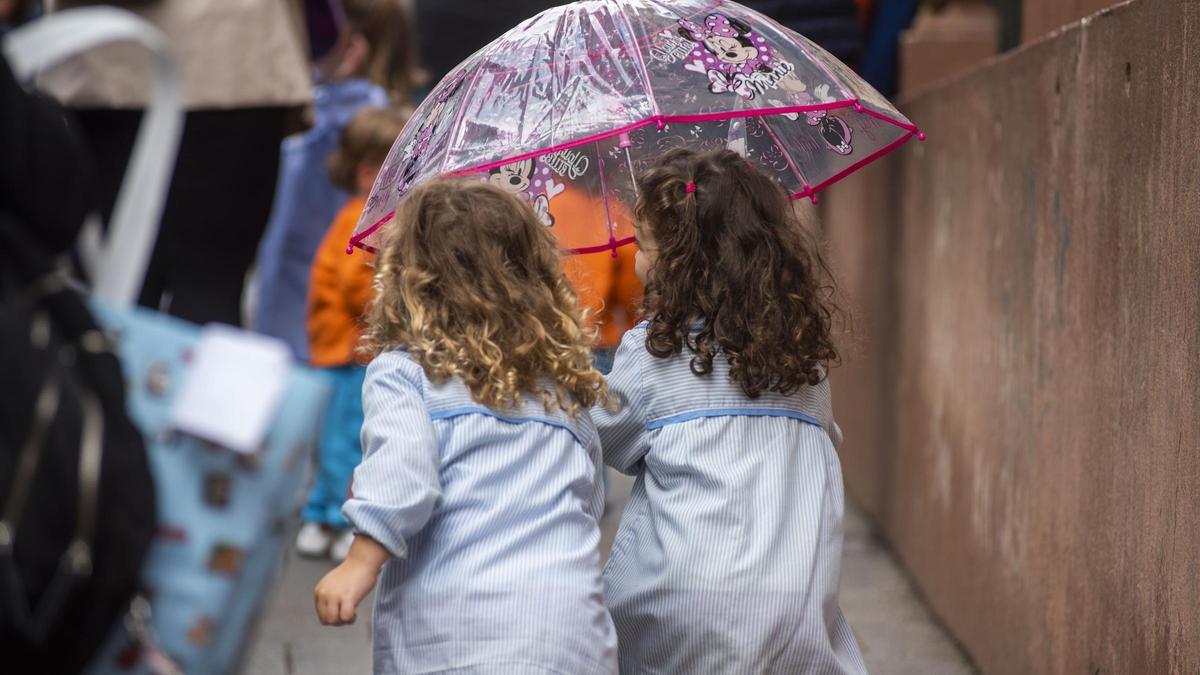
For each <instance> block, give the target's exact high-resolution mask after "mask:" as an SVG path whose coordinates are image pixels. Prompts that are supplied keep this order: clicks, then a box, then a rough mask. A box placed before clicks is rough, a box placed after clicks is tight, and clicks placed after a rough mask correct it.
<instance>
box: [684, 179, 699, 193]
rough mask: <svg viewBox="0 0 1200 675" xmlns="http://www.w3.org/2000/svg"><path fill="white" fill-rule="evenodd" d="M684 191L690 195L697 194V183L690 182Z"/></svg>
mask: <svg viewBox="0 0 1200 675" xmlns="http://www.w3.org/2000/svg"><path fill="white" fill-rule="evenodd" d="M683 191H684V192H687V193H688V194H691V193H693V192H695V191H696V184H695V183H690V182H689V183H688V184H687V185H685V186H683Z"/></svg>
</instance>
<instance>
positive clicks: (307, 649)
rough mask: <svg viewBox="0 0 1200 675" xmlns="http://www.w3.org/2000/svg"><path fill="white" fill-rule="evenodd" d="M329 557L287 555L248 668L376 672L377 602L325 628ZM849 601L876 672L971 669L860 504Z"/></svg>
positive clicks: (962, 672) (617, 506)
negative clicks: (350, 621)
mask: <svg viewBox="0 0 1200 675" xmlns="http://www.w3.org/2000/svg"><path fill="white" fill-rule="evenodd" d="M631 485H632V483H631V481H630V480H629V479H627V478H625V477H624V476H616V477H615V478H614V480H613V485H612V489H611V491H610V498H609V502H610V503H609V508H608V513H607V514H606V515H605V519H604V524H603V525H604V537H603V540H602V541H601V547H602V548H603V550H604V551H605V553H606V554H607V551H608V549H609V547H611V545H612V537H613V534H614V532H615V531H616V526H617V523H618V522H619V521H620V517H621V511H622V510H623V509H624V505H625V499H626V497H627V496H628V494H629V489H630V487H631ZM329 567H330V565H329V563H328V562H323V561H312V560H304V559H301V558H297V557H295V556H293V557H291V558H289V559H288V561H287V564H286V567H285V569H284V573H283V578H282V579H281V580H280V582H279V585H278V587H277V588H276V590H275V593H274V595H273V597H272V598H271V600H270V601H269V602H268V604H267V607H266V609H265V615H264V616H263V619H262V621H261V622H260V624H259V627H258V631H257V635H256V637H255V640H254V644H253V645H252V647H251V650H250V653H249V654H248V657H247V660H246V663H245V666H244V668H243V670H242V672H243V675H358V674H359V673H370V672H371V627H370V623H371V622H370V607H371V605H370V603H369V600H368V601H366V602H364V603H363V610H364V611H363V612H362V613H361V614H360V617H359V621H358V623H357V624H355V625H354V626H349V627H346V628H325V627H323V626H321V625H320V624H318V623H317V619H316V615H315V614H314V613H313V604H312V590H313V586H315V585H316V583H317V581H318V580H319V579H320V578H321V576H322V575H323V574H324V573H325V572H326V571H327V570H328V569H329ZM841 598H842V608H843V609H844V610H845V612H846V616H847V618H848V619H849V621H850V625H851V626H853V627H854V632H855V634H856V635H857V636H858V641H859V645H860V646H861V647H862V651H863V656H864V657H865V658H866V661H867V667H868V668H869V669H870V671H871V672H872V673H874V674H875V675H967V674H969V673H973V672H974V670H973V669H972V668H971V667H970V666H969V665H968V663H967V662H966V661H965V660H964V658H963V656H962V654H961V653H960V652H959V650H958V649H957V647H955V645H954V644H953V643H952V642H951V641H950V639H949V638H947V637H946V635H945V633H944V632H943V631H942V629H941V627H940V626H938V625H937V624H936V623H935V622H934V620H933V618H932V617H931V615H930V614H929V611H928V610H927V609H926V608H925V606H924V605H923V604H922V603H921V601H920V599H919V598H918V597H917V595H916V594H915V593H914V592H913V589H912V587H911V585H910V584H909V582H908V580H907V579H906V578H905V576H904V574H903V573H902V572H901V571H900V570H899V568H897V566H896V563H895V561H894V560H893V559H892V557H891V554H890V553H889V552H888V551H887V549H886V548H885V547H884V546H883V545H882V544H881V543H880V542H879V540H878V539H877V538H876V537H875V536H874V535H873V534H872V532H871V529H870V527H869V526H868V525H867V523H866V521H864V520H863V518H862V516H861V515H859V513H858V512H857V511H856V510H854V509H853V508H848V510H847V514H846V543H845V551H844V558H843V567H842V595H841Z"/></svg>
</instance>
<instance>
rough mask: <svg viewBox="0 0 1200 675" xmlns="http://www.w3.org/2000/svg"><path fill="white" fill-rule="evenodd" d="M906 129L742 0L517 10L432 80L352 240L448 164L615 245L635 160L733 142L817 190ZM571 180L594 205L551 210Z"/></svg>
mask: <svg viewBox="0 0 1200 675" xmlns="http://www.w3.org/2000/svg"><path fill="white" fill-rule="evenodd" d="M445 39H446V40H453V39H454V36H453V35H451V34H448V35H446V36H445ZM913 136H921V135H920V132H919V131H918V130H917V128H916V127H915V126H914V125H913V124H912V123H911V122H909V121H908V119H906V118H905V117H904V116H903V115H902V114H900V112H899V111H897V110H896V109H895V107H893V106H892V105H891V104H890V103H889V102H888V101H887V100H886V99H884V98H883V97H882V96H880V95H879V94H878V93H877V92H876V91H875V90H874V89H872V88H871V87H870V85H868V84H867V83H866V82H864V81H863V80H862V79H860V78H859V77H858V76H857V75H855V74H854V73H853V72H852V71H851V70H850V69H849V68H847V67H846V66H845V65H844V64H843V63H841V62H840V61H838V60H837V59H836V58H834V57H833V56H831V55H829V53H827V52H826V51H824V50H823V49H821V48H820V47H818V46H817V45H815V44H814V43H812V42H811V41H809V40H807V39H806V38H804V37H803V36H801V35H798V34H796V33H794V32H792V31H790V30H788V29H786V28H783V27H782V26H780V25H779V24H777V23H775V22H774V21H772V20H771V19H770V18H768V17H766V16H763V15H762V14H759V13H757V12H754V11H753V10H750V9H748V8H746V7H743V6H741V5H739V4H737V3H734V2H722V1H720V0H661V1H660V0H583V1H581V2H574V3H571V4H568V5H564V6H562V7H556V8H554V9H550V10H547V11H545V12H542V13H541V14H538V15H537V16H535V17H533V18H531V19H528V20H526V21H524V22H522V23H521V24H520V25H518V26H516V27H515V28H513V29H512V30H510V31H508V32H507V33H505V34H504V35H502V36H501V37H500V38H498V39H496V40H495V41H494V42H492V43H491V44H489V45H488V46H486V47H484V48H483V49H481V50H480V51H478V52H476V53H475V54H474V55H472V56H471V57H469V58H468V59H467V60H466V61H464V62H463V63H462V64H461V65H460V66H459V67H458V68H456V69H454V70H453V71H451V72H450V74H448V75H447V76H446V77H445V78H444V79H443V80H442V81H441V82H440V83H438V85H437V86H436V87H435V88H434V89H433V91H432V92H431V94H430V96H429V97H428V98H427V99H426V100H425V102H424V103H423V104H422V105H421V107H420V108H418V110H417V112H416V114H415V115H414V116H413V118H412V120H411V121H410V122H409V124H408V126H406V127H405V129H404V131H403V132H402V133H401V134H400V137H399V138H398V139H397V140H396V143H395V145H394V146H393V148H392V150H391V153H390V154H389V155H388V158H387V160H386V161H385V163H384V165H383V170H382V171H381V172H380V175H379V178H378V179H377V181H376V183H375V187H374V189H373V190H372V191H371V195H370V197H369V198H368V201H367V208H366V210H365V212H364V214H363V217H362V220H361V221H360V222H359V226H358V229H357V231H356V232H355V233H354V235H353V237H352V238H351V244H352V245H354V246H358V247H360V248H363V249H365V250H368V251H373V250H374V249H375V248H376V247H377V246H378V242H379V238H380V236H381V232H382V229H383V228H385V227H386V224H387V222H388V221H389V220H390V219H391V217H392V215H393V214H394V212H395V209H396V206H397V205H398V204H399V202H400V201H401V200H402V199H403V197H404V195H405V194H407V193H408V192H409V191H410V190H411V189H412V188H413V187H414V186H415V185H417V184H419V183H421V182H422V181H425V180H428V179H431V178H434V177H437V176H441V175H447V174H449V175H459V176H471V177H475V178H478V179H479V180H486V181H491V182H493V183H495V184H496V185H499V186H501V187H503V188H505V189H508V190H511V191H512V192H514V193H517V194H519V195H521V196H522V197H524V198H525V199H526V200H527V201H528V202H529V203H530V204H531V205H532V206H533V207H534V210H535V211H536V212H537V213H538V216H539V217H540V218H541V219H542V222H543V223H545V224H546V226H547V227H551V228H553V229H554V232H555V234H556V235H557V236H558V238H559V240H560V241H561V242H562V243H563V244H564V245H565V246H566V247H567V248H569V249H571V250H572V251H574V252H575V253H590V252H596V251H604V250H611V249H615V248H616V247H617V246H620V245H622V244H625V243H628V242H629V241H632V237H633V226H632V222H631V219H630V215H629V214H630V213H631V208H630V206H631V205H632V203H633V201H634V200H635V199H636V188H635V184H634V178H635V176H636V175H637V173H638V172H639V171H640V170H641V169H643V168H645V166H647V165H648V164H649V163H651V162H653V161H654V159H655V158H656V157H657V156H659V155H661V154H662V153H663V152H664V151H665V150H667V149H670V148H674V147H681V146H686V147H691V148H694V149H699V150H705V149H711V148H718V147H728V148H731V149H734V150H736V151H738V152H739V153H741V154H742V155H743V156H745V157H746V158H747V159H748V160H750V161H752V162H755V163H756V164H757V165H758V166H759V167H760V168H761V169H762V170H763V171H765V172H767V173H768V174H769V175H771V176H772V177H774V178H775V179H776V180H777V181H779V182H780V183H781V184H782V185H783V186H784V187H785V188H786V189H787V190H788V193H789V194H791V195H792V196H793V198H799V197H806V196H807V197H810V198H813V199H814V201H815V199H816V193H817V192H818V191H820V190H821V189H823V188H825V187H827V186H829V185H831V184H832V183H834V182H836V181H837V180H839V179H840V178H842V177H844V176H846V175H847V174H849V173H851V172H853V171H854V170H856V169H858V168H859V167H861V166H863V165H865V164H867V163H868V162H871V161H872V160H874V159H876V158H878V157H880V156H882V155H883V154H885V153H887V152H889V151H891V150H893V149H895V148H897V147H899V146H900V145H901V144H903V143H904V142H905V141H907V140H909V139H910V138H912V137H913ZM921 137H923V136H921ZM568 190H571V191H577V192H579V193H582V194H583V195H586V196H587V197H588V198H589V199H590V200H591V201H590V203H592V204H594V206H595V208H593V209H590V210H589V209H585V210H583V212H580V210H579V209H573V210H572V212H571V213H570V214H569V217H566V216H567V214H563V213H559V212H557V211H556V208H555V201H556V198H557V197H558V196H559V195H561V194H563V193H564V192H565V191H568ZM573 201H577V200H573Z"/></svg>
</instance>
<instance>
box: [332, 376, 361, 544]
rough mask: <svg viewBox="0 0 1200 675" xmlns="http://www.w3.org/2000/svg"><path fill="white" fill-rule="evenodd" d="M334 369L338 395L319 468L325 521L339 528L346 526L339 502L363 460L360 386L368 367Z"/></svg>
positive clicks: (348, 490) (344, 501)
mask: <svg viewBox="0 0 1200 675" xmlns="http://www.w3.org/2000/svg"><path fill="white" fill-rule="evenodd" d="M336 372H337V378H338V384H337V385H336V386H335V388H334V396H335V397H337V403H335V404H334V411H333V412H335V413H336V419H331V420H330V422H331V424H330V425H329V426H330V428H329V433H327V434H326V436H325V446H324V448H323V451H324V452H323V456H322V471H323V472H324V473H325V476H326V481H327V489H328V490H329V493H328V501H327V508H328V513H327V514H326V518H325V522H327V523H328V524H329V525H331V526H333V527H334V528H336V529H339V530H341V529H346V528H347V527H348V526H349V525H348V523H347V522H346V519H345V518H343V517H342V505H343V504H345V503H346V500H347V499H348V498H349V497H350V481H351V479H352V478H353V477H354V469H355V468H357V467H358V465H359V463H360V462H362V445H361V440H360V439H361V434H362V425H363V407H362V386H363V381H364V380H365V379H366V376H367V369H366V368H363V367H361V366H345V367H343V368H338V369H337V371H336Z"/></svg>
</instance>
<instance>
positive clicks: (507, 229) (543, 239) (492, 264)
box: [363, 181, 609, 415]
mask: <svg viewBox="0 0 1200 675" xmlns="http://www.w3.org/2000/svg"><path fill="white" fill-rule="evenodd" d="M593 337H594V336H593V335H592V334H591V332H589V331H588V330H586V329H585V328H584V320H583V315H582V312H581V311H580V308H579V301H578V298H577V297H576V294H575V290H574V289H573V288H572V287H571V284H570V283H569V282H568V281H567V279H566V277H565V276H564V275H563V273H562V269H561V260H560V254H559V249H558V246H557V243H556V242H555V240H554V238H553V236H552V235H551V234H550V232H549V231H548V230H547V229H546V228H545V227H544V226H543V225H542V224H541V222H540V221H539V220H538V218H537V216H536V215H535V214H534V212H533V210H532V209H530V207H529V205H528V204H526V203H525V202H523V201H521V200H520V199H518V198H517V197H515V196H513V195H511V194H509V193H508V192H505V191H504V190H501V189H499V188H496V187H493V186H491V185H489V184H487V183H484V182H480V181H471V182H465V181H433V182H431V183H428V184H426V185H424V186H422V187H420V188H418V189H416V190H414V191H413V192H412V193H411V194H409V195H408V196H407V197H406V198H405V200H404V203H403V204H402V205H401V207H400V209H399V210H398V211H397V213H396V218H395V222H393V223H391V225H390V230H389V233H388V235H387V237H386V240H385V242H384V244H383V249H382V251H380V253H379V256H378V258H377V259H376V273H375V300H374V302H373V303H372V305H371V307H370V308H369V309H368V311H367V316H366V330H365V331H364V335H363V348H364V351H365V352H366V353H368V354H370V355H377V354H380V353H382V352H385V351H390V350H393V349H404V350H407V351H408V352H409V353H411V354H412V355H414V356H415V357H416V359H417V361H418V362H419V363H420V364H421V366H422V367H423V368H424V370H425V374H426V376H428V377H429V379H430V380H432V381H434V382H443V381H445V380H447V379H448V378H450V377H453V376H458V377H461V378H462V379H463V381H464V382H465V383H466V385H467V387H468V388H469V389H470V390H471V394H472V395H473V396H474V398H475V400H476V401H478V402H479V403H481V404H483V405H486V406H488V407H491V408H496V409H502V408H509V407H513V406H515V405H517V404H518V402H519V401H520V400H521V396H522V394H524V393H529V394H534V395H539V396H540V397H541V398H542V402H543V404H544V405H545V408H546V410H547V412H550V411H552V410H553V409H554V408H559V409H561V410H563V411H565V412H567V413H568V414H570V415H576V414H578V412H579V411H580V409H581V408H587V407H591V406H593V405H597V404H601V405H608V401H609V397H608V385H607V384H606V383H605V381H604V377H603V376H602V375H601V374H600V372H599V371H597V370H596V369H595V368H593V367H592V362H591V349H590V346H591V343H592V340H593Z"/></svg>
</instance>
